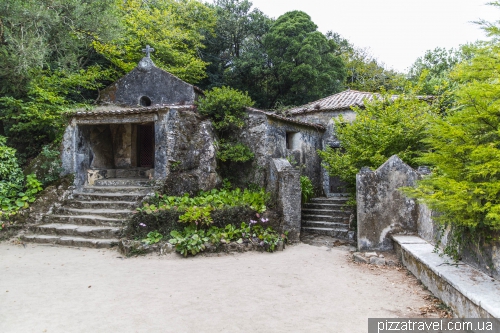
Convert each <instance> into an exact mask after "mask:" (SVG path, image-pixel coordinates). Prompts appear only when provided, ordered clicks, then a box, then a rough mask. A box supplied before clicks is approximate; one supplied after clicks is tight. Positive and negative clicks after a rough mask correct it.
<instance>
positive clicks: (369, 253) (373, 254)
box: [365, 252, 377, 258]
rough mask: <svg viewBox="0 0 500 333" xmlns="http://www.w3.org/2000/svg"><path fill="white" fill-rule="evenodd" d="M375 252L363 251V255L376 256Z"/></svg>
mask: <svg viewBox="0 0 500 333" xmlns="http://www.w3.org/2000/svg"><path fill="white" fill-rule="evenodd" d="M376 256H377V252H365V257H367V258H371V257H376Z"/></svg>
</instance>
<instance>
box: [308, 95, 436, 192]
mask: <svg viewBox="0 0 500 333" xmlns="http://www.w3.org/2000/svg"><path fill="white" fill-rule="evenodd" d="M354 111H355V112H356V119H355V120H354V121H353V122H352V123H350V122H349V121H346V120H345V119H344V118H343V117H342V116H339V118H338V119H334V121H335V132H336V136H337V138H338V139H339V141H340V142H341V143H342V149H335V148H331V147H328V148H326V150H323V151H318V154H319V156H320V157H321V158H322V160H323V166H324V167H325V168H326V169H327V170H328V172H329V174H330V175H331V176H339V177H340V178H341V179H342V180H343V181H344V182H346V183H347V189H348V190H349V191H350V192H352V193H355V190H356V174H357V173H358V172H359V170H360V169H361V168H362V167H370V168H372V169H376V168H378V167H379V166H380V165H382V164H383V163H384V162H385V161H387V159H388V158H389V157H391V156H392V155H395V154H397V155H398V156H399V157H400V158H401V159H402V160H403V161H404V162H406V163H407V164H409V165H410V166H416V165H417V158H418V157H419V156H420V155H421V153H422V152H423V151H425V150H426V149H427V147H428V146H427V144H426V143H424V142H422V140H423V139H424V138H426V137H427V132H426V131H425V130H426V128H427V127H428V125H429V124H430V123H431V122H432V121H434V120H435V119H436V118H437V116H436V115H437V112H436V110H435V107H434V106H433V105H432V104H429V103H428V102H426V101H424V100H422V99H420V98H419V97H418V96H415V95H413V94H411V93H409V94H407V95H401V96H399V97H398V98H394V97H393V96H391V95H389V94H383V95H381V96H380V98H374V100H373V101H366V100H365V108H359V107H357V108H354Z"/></svg>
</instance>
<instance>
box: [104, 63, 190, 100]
mask: <svg viewBox="0 0 500 333" xmlns="http://www.w3.org/2000/svg"><path fill="white" fill-rule="evenodd" d="M143 97H145V98H147V99H148V100H149V101H150V105H163V104H177V105H187V104H193V103H194V101H195V100H196V98H197V92H196V90H195V88H194V87H193V86H192V85H190V84H189V83H186V82H184V81H182V80H181V79H179V78H177V77H175V76H173V75H172V74H170V73H168V72H166V71H164V70H162V69H160V68H158V67H156V66H155V65H154V64H153V62H152V60H151V59H149V58H143V59H142V60H141V61H140V62H139V64H138V65H137V67H136V68H134V69H133V70H132V71H131V72H130V73H128V74H127V75H125V76H124V77H122V78H121V79H119V80H118V81H116V82H115V83H113V84H112V85H111V86H109V87H107V88H106V89H104V90H103V91H102V92H101V96H100V102H103V103H112V104H117V105H127V106H137V105H142V106H150V105H147V104H141V98H143Z"/></svg>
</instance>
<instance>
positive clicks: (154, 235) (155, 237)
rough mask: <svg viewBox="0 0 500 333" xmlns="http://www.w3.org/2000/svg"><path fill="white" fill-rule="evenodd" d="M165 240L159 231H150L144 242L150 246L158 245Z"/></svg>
mask: <svg viewBox="0 0 500 333" xmlns="http://www.w3.org/2000/svg"><path fill="white" fill-rule="evenodd" d="M162 239H163V235H162V234H160V233H159V232H158V231H156V230H155V231H150V232H149V233H148V235H147V236H146V238H144V239H143V240H142V241H143V242H144V243H146V244H148V245H152V244H156V243H158V242H159V241H161V240H162Z"/></svg>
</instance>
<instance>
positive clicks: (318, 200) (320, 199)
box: [309, 197, 349, 204]
mask: <svg viewBox="0 0 500 333" xmlns="http://www.w3.org/2000/svg"><path fill="white" fill-rule="evenodd" d="M347 201H349V198H348V197H331V198H325V197H318V198H312V199H311V201H309V202H310V203H330V204H337V203H346V202H347Z"/></svg>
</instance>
